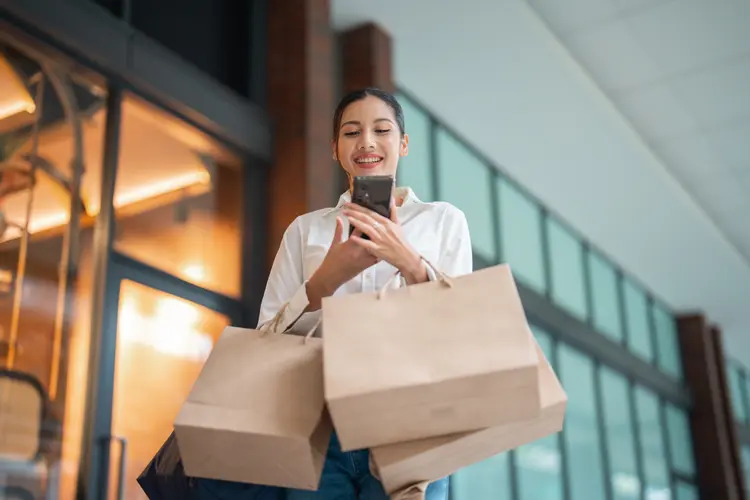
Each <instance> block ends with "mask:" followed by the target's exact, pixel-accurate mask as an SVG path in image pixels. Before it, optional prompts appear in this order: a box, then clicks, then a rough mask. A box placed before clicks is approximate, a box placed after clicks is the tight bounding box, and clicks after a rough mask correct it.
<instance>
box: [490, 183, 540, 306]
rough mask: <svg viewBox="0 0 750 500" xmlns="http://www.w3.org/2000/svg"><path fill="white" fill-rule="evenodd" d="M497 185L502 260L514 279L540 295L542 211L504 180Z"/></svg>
mask: <svg viewBox="0 0 750 500" xmlns="http://www.w3.org/2000/svg"><path fill="white" fill-rule="evenodd" d="M496 182H497V188H498V192H499V195H500V207H499V209H500V230H501V231H502V234H501V236H500V242H501V244H502V257H503V260H504V261H505V262H507V263H508V264H510V267H511V269H512V270H513V275H514V277H516V279H518V280H519V281H522V282H523V283H525V284H527V285H529V286H530V287H531V288H533V289H534V290H536V291H538V292H539V293H542V294H543V293H544V292H545V290H546V280H545V277H544V257H543V256H544V249H543V245H542V213H541V210H540V208H539V206H538V205H537V204H536V203H534V201H533V200H531V199H530V198H529V197H527V196H526V195H525V194H523V193H522V192H520V191H519V190H518V189H517V188H516V187H515V186H513V185H512V184H511V183H510V182H508V181H507V180H506V179H504V178H501V177H498V178H497V181H496Z"/></svg>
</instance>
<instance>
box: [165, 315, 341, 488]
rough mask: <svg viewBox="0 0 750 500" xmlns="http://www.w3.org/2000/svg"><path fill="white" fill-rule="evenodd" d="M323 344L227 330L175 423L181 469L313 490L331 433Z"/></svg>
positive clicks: (250, 331) (244, 330) (246, 330)
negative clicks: (325, 395)
mask: <svg viewBox="0 0 750 500" xmlns="http://www.w3.org/2000/svg"><path fill="white" fill-rule="evenodd" d="M321 343H322V341H321V340H320V339H316V338H309V339H308V338H302V337H299V336H296V335H287V334H277V333H273V332H265V331H259V330H250V329H242V328H234V327H229V328H227V329H225V330H224V332H223V333H222V335H221V337H220V338H219V341H218V342H217V344H216V346H215V347H214V349H213V351H212V352H211V355H210V356H209V358H208V360H207V361H206V364H205V366H204V367H203V369H202V370H201V373H200V375H199V376H198V380H197V381H196V382H195V385H194V386H193V388H192V390H191V392H190V395H189V396H188V398H187V401H186V402H185V404H184V406H183V407H182V409H181V410H180V413H179V414H178V416H177V418H176V419H175V422H174V428H175V434H176V437H177V443H178V446H179V449H180V454H181V456H182V460H183V463H184V467H185V473H186V474H187V475H188V476H195V477H205V478H212V479H224V480H229V481H238V482H245V483H253V484H261V485H270V486H282V487H290V488H298V489H307V490H315V489H317V487H318V483H319V480H320V476H321V473H322V470H323V463H324V461H325V456H326V451H327V448H328V442H329V440H330V437H331V432H332V428H331V422H330V418H329V416H328V413H327V411H326V409H325V402H324V400H323V367H322V345H321Z"/></svg>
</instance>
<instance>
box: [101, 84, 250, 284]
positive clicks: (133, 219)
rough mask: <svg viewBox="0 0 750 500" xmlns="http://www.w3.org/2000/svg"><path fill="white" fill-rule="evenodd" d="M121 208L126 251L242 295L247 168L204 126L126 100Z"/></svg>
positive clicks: (120, 236)
mask: <svg viewBox="0 0 750 500" xmlns="http://www.w3.org/2000/svg"><path fill="white" fill-rule="evenodd" d="M102 127H103V124H102ZM92 203H94V204H95V205H98V200H92ZM115 209H116V215H117V224H116V233H115V248H116V249H117V250H118V251H119V252H122V253H125V254H127V255H129V256H130V257H132V258H134V259H137V260H140V261H142V262H144V263H146V264H148V265H151V266H154V267H157V268H159V269H161V270H163V271H165V272H167V273H170V274H173V275H175V276H177V277H179V278H182V279H184V280H186V281H189V282H191V283H194V284H196V285H198V286H203V287H206V288H211V289H213V290H215V291H217V292H220V293H223V294H225V295H228V296H233V297H239V295H240V278H241V273H240V262H241V259H242V256H241V253H242V244H241V242H242V237H241V228H242V226H243V224H242V223H241V214H242V166H241V165H240V164H239V161H238V159H237V158H235V157H233V156H232V155H231V154H230V153H228V152H227V151H226V150H225V149H223V148H222V147H221V145H219V144H217V143H215V142H214V141H212V140H210V139H209V138H208V137H206V136H205V135H204V134H202V133H201V132H199V131H198V130H196V129H194V128H193V127H190V126H188V125H187V124H186V123H184V122H182V121H180V120H178V119H177V118H175V117H174V116H172V115H169V114H168V113H166V112H164V111H162V110H160V109H158V108H156V107H155V106H152V105H151V104H148V103H146V102H143V101H141V100H140V99H137V98H136V97H134V96H132V95H126V97H125V99H124V100H123V107H122V131H121V135H120V158H119V164H118V171H117V186H116V190H115Z"/></svg>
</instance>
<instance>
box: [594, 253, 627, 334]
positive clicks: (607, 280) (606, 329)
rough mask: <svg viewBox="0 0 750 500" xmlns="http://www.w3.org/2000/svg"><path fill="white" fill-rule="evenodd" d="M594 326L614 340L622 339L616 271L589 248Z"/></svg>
mask: <svg viewBox="0 0 750 500" xmlns="http://www.w3.org/2000/svg"><path fill="white" fill-rule="evenodd" d="M588 261H589V279H590V281H591V283H590V287H591V288H590V290H591V304H592V307H593V311H592V312H591V313H592V317H593V321H594V328H596V329H597V330H598V331H600V332H602V333H603V334H605V335H607V336H608V337H610V338H611V339H612V340H614V341H616V342H621V341H622V316H621V315H620V297H619V295H618V293H617V292H618V290H617V272H616V271H615V268H614V266H612V264H610V262H609V261H608V260H607V259H605V258H604V257H602V256H601V255H599V253H597V252H595V251H593V250H591V251H589V254H588Z"/></svg>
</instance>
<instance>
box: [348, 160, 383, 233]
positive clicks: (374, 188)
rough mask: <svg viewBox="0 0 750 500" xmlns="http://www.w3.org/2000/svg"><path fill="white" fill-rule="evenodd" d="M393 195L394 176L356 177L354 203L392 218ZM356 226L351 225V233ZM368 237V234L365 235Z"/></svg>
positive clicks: (353, 190) (353, 191) (353, 193)
mask: <svg viewBox="0 0 750 500" xmlns="http://www.w3.org/2000/svg"><path fill="white" fill-rule="evenodd" d="M392 195H393V177H391V176H380V175H378V176H367V177H355V178H354V186H353V189H352V203H356V204H357V205H359V206H362V207H365V208H367V209H370V210H372V211H373V212H375V213H377V214H380V215H382V216H383V217H385V218H387V219H390V218H391V196H392ZM352 232H354V226H350V227H349V234H350V235H351V234H352ZM363 238H367V235H363Z"/></svg>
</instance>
